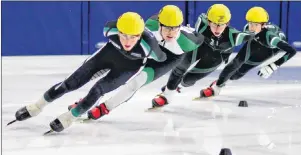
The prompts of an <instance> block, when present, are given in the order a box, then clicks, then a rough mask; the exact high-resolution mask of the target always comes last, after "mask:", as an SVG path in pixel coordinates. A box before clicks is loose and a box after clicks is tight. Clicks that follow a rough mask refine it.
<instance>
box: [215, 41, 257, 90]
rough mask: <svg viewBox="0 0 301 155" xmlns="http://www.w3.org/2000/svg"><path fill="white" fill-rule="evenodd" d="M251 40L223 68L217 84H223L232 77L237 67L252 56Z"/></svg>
mask: <svg viewBox="0 0 301 155" xmlns="http://www.w3.org/2000/svg"><path fill="white" fill-rule="evenodd" d="M250 44H251V41H248V42H247V43H245V44H244V46H243V47H242V48H241V49H240V51H239V52H238V54H237V55H236V57H235V58H234V59H233V60H232V61H231V62H230V63H229V64H228V65H226V67H225V68H224V69H223V70H222V72H221V73H220V75H219V78H218V80H217V83H216V85H218V86H223V85H224V84H225V82H226V81H228V80H229V79H230V77H231V76H232V75H233V74H234V73H235V71H236V70H237V69H239V68H240V67H241V66H242V65H243V64H244V63H245V62H246V61H247V60H248V59H249V57H250V50H249V46H250Z"/></svg>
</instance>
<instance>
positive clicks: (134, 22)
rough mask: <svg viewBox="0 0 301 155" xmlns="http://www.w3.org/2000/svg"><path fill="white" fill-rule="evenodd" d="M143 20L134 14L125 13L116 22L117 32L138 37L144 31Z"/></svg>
mask: <svg viewBox="0 0 301 155" xmlns="http://www.w3.org/2000/svg"><path fill="white" fill-rule="evenodd" d="M144 26H145V24H144V20H143V18H142V17H141V16H140V15H139V14H137V13H135V12H126V13H124V14H122V15H121V16H120V17H119V18H118V20H117V29H118V31H120V32H122V33H124V34H128V35H139V34H141V33H142V32H143V31H144Z"/></svg>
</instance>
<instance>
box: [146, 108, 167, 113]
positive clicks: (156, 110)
mask: <svg viewBox="0 0 301 155" xmlns="http://www.w3.org/2000/svg"><path fill="white" fill-rule="evenodd" d="M145 111H146V112H162V111H163V107H152V108H148V109H146V110H145Z"/></svg>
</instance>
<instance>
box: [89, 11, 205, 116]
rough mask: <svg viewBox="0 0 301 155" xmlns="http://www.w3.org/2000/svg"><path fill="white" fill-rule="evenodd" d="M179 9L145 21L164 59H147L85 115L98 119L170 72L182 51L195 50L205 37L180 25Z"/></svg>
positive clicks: (181, 21)
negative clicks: (131, 76) (133, 73)
mask: <svg viewBox="0 0 301 155" xmlns="http://www.w3.org/2000/svg"><path fill="white" fill-rule="evenodd" d="M182 23H183V14H182V11H181V10H180V9H179V8H178V7H177V6H174V5H167V6H165V7H163V8H162V9H161V10H160V12H159V14H158V15H154V16H152V17H151V18H149V19H148V20H147V21H146V28H147V29H148V30H150V31H151V32H152V34H153V35H154V36H155V37H156V39H157V41H158V43H159V45H160V47H161V50H162V51H163V52H165V54H166V56H167V59H166V60H165V61H164V62H156V61H153V60H148V61H147V64H146V65H145V68H144V70H143V71H142V72H141V73H140V74H138V75H137V76H135V77H133V79H132V80H130V81H129V82H128V83H127V84H126V85H124V86H123V87H121V88H120V90H119V91H118V93H117V94H116V95H115V96H113V97H111V98H110V99H109V100H107V101H105V102H104V103H101V104H100V105H99V106H96V107H95V108H93V109H92V110H90V111H89V112H88V118H91V119H98V118H100V117H102V116H103V115H105V114H108V112H109V111H111V110H113V109H114V108H116V107H117V106H119V105H120V104H122V103H124V102H126V101H127V100H129V99H130V98H131V97H132V96H133V95H134V94H135V92H136V91H137V90H139V89H140V88H141V87H142V86H144V85H146V84H149V83H151V82H153V81H154V80H156V79H158V78H160V77H162V76H163V75H165V74H166V73H167V72H169V71H171V70H172V69H173V68H174V67H175V66H177V65H178V64H179V63H180V62H181V61H182V59H183V56H184V55H185V53H188V52H192V51H193V50H195V49H197V48H198V47H199V46H200V45H201V44H202V43H203V40H204V37H203V35H202V34H200V33H196V32H195V31H194V30H193V29H190V28H188V27H185V26H182Z"/></svg>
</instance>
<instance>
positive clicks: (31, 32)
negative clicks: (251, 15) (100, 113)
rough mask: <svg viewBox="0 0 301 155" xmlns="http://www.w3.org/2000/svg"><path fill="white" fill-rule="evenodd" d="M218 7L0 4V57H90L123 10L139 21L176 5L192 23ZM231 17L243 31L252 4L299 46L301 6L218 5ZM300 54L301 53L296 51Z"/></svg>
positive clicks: (187, 4) (206, 4) (184, 4)
mask: <svg viewBox="0 0 301 155" xmlns="http://www.w3.org/2000/svg"><path fill="white" fill-rule="evenodd" d="M214 3H219V2H202V1H198V2H192V1H189V2H184V1H178V2H168V1H164V2H158V1H153V2H100V1H99V2H88V1H85V2H8V1H5V2H3V1H2V2H1V4H2V55H58V54H62V55H68V54H91V53H93V52H94V51H95V44H96V43H97V42H103V41H106V39H105V38H104V37H103V34H102V29H103V26H104V24H105V23H106V21H108V20H115V19H116V18H117V17H118V16H119V15H120V14H122V13H123V12H126V11H135V12H138V13H139V14H141V15H142V17H143V18H145V19H146V18H148V17H149V16H151V15H153V14H155V13H157V12H158V11H159V10H160V8H162V7H163V6H164V5H166V4H174V5H177V6H179V7H180V8H181V9H182V10H183V13H184V14H185V16H186V20H187V21H186V20H185V23H189V24H194V23H195V19H196V18H197V16H198V15H199V14H200V13H206V11H207V9H208V7H209V6H210V5H212V4H214ZM220 3H224V4H226V5H227V6H228V7H229V8H230V10H231V12H232V20H231V25H232V26H234V27H236V28H237V29H240V30H241V29H242V28H243V26H244V25H245V24H246V21H245V12H246V11H247V10H248V9H249V8H250V7H252V6H254V3H255V4H256V5H259V6H262V7H264V8H265V9H267V11H268V12H269V14H270V18H271V21H272V22H273V23H275V24H278V25H280V26H281V28H282V29H283V31H284V32H286V33H287V35H288V38H289V43H291V44H292V43H293V42H294V41H301V17H300V15H301V3H300V2H260V1H256V2H225V1H223V2H220ZM298 50H301V49H300V48H299V49H298Z"/></svg>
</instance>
